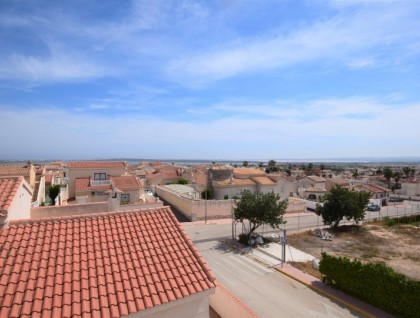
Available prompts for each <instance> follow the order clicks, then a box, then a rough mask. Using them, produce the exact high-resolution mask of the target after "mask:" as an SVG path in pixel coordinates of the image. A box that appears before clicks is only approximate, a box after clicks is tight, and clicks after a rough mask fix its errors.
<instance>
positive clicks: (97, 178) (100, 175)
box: [93, 172, 106, 181]
mask: <svg viewBox="0 0 420 318" xmlns="http://www.w3.org/2000/svg"><path fill="white" fill-rule="evenodd" d="M93 180H95V181H102V180H106V173H105V172H101V173H94V174H93Z"/></svg>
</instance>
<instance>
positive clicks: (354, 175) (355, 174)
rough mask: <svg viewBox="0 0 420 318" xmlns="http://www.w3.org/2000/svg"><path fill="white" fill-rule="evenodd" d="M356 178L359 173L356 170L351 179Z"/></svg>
mask: <svg viewBox="0 0 420 318" xmlns="http://www.w3.org/2000/svg"><path fill="white" fill-rule="evenodd" d="M358 176H359V171H358V170H357V169H354V172H353V177H354V178H356V177H358Z"/></svg>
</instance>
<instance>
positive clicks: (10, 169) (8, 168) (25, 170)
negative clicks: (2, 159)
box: [0, 165, 31, 176]
mask: <svg viewBox="0 0 420 318" xmlns="http://www.w3.org/2000/svg"><path fill="white" fill-rule="evenodd" d="M30 168H31V166H16V165H4V166H0V176H29V174H30V170H31V169H30Z"/></svg>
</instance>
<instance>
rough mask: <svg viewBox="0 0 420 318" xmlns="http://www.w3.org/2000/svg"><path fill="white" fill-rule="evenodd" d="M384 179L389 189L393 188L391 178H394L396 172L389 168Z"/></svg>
mask: <svg viewBox="0 0 420 318" xmlns="http://www.w3.org/2000/svg"><path fill="white" fill-rule="evenodd" d="M383 171H384V177H385V179H386V180H387V181H388V188H391V178H392V177H393V176H394V172H393V171H392V169H391V168H390V167H389V166H386V167H385V168H384V170H383Z"/></svg>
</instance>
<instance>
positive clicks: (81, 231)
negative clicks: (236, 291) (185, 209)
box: [0, 207, 216, 318]
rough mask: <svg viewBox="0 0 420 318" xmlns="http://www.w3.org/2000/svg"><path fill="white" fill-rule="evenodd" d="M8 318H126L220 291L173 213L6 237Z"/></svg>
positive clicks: (0, 296) (60, 223)
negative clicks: (214, 289)
mask: <svg viewBox="0 0 420 318" xmlns="http://www.w3.org/2000/svg"><path fill="white" fill-rule="evenodd" d="M0 246H1V249H0V264H2V266H0V317H23V318H24V317H35V316H37V317H38V316H40V317H121V316H124V315H128V314H131V313H135V312H139V311H142V310H145V309H147V308H152V307H154V306H159V305H162V304H165V303H168V302H171V301H175V300H177V299H181V298H184V297H187V296H189V295H194V294H197V293H200V292H202V291H206V290H209V289H212V288H214V287H215V286H216V283H215V282H214V280H215V278H214V276H213V274H212V272H211V271H210V269H209V268H208V267H207V265H206V263H205V261H204V259H203V258H202V257H201V256H200V254H199V253H198V251H197V249H196V248H195V247H194V245H193V243H192V242H191V240H190V239H189V238H188V236H187V234H186V233H185V231H184V230H183V229H182V228H181V226H180V225H179V223H178V221H177V220H176V218H175V217H174V215H173V214H172V212H171V210H170V209H169V208H167V207H163V208H159V209H156V210H142V211H140V210H138V211H135V212H123V213H109V214H107V215H102V216H97V217H86V218H74V219H66V220H55V221H51V220H50V221H41V222H35V223H33V224H25V225H23V224H21V225H12V226H11V227H10V228H8V229H3V230H2V231H1V232H0Z"/></svg>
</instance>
